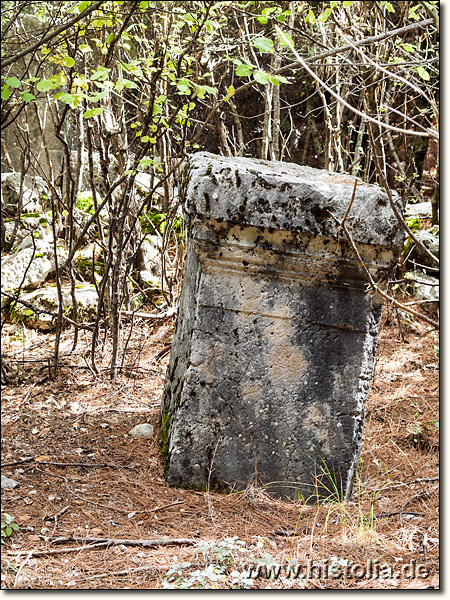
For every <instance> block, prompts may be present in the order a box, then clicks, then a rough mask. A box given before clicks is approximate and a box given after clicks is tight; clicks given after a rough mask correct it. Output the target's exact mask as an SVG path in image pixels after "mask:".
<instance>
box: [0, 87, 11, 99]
mask: <svg viewBox="0 0 450 600" xmlns="http://www.w3.org/2000/svg"><path fill="white" fill-rule="evenodd" d="M10 96H11V90H10V89H9V87H8V86H6V85H4V86H2V93H1V97H2V100H8V98H9V97H10Z"/></svg>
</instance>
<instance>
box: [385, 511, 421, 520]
mask: <svg viewBox="0 0 450 600" xmlns="http://www.w3.org/2000/svg"><path fill="white" fill-rule="evenodd" d="M395 515H413V516H415V517H424V516H425V515H424V514H423V513H417V512H411V511H409V510H396V511H395V512H390V513H380V514H379V515H373V516H374V517H376V518H377V519H381V518H384V519H386V518H387V517H394V516H395Z"/></svg>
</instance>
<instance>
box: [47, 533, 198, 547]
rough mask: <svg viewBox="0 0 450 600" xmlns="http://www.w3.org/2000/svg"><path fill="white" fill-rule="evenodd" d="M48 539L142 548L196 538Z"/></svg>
mask: <svg viewBox="0 0 450 600" xmlns="http://www.w3.org/2000/svg"><path fill="white" fill-rule="evenodd" d="M49 540H50V541H51V542H52V543H53V544H59V543H61V542H82V543H86V542H87V543H88V544H91V543H93V544H97V543H101V542H103V543H105V542H106V543H108V544H111V545H113V546H120V545H121V544H122V545H123V546H142V547H143V548H157V547H158V546H193V545H194V544H196V543H197V542H196V540H191V539H189V538H160V539H154V540H130V539H123V540H122V539H118V538H94V537H78V536H70V537H56V538H54V537H50V538H49Z"/></svg>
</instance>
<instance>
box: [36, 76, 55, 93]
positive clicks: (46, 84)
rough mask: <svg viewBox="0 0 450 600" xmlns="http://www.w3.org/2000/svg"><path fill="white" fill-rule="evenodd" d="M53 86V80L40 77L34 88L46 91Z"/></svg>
mask: <svg viewBox="0 0 450 600" xmlns="http://www.w3.org/2000/svg"><path fill="white" fill-rule="evenodd" d="M55 87H56V86H55V83H54V82H53V81H49V80H48V79H42V80H41V81H39V82H38V83H37V84H36V89H37V90H38V91H39V92H48V91H49V90H52V89H54V88H55Z"/></svg>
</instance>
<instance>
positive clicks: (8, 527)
mask: <svg viewBox="0 0 450 600" xmlns="http://www.w3.org/2000/svg"><path fill="white" fill-rule="evenodd" d="M15 518H16V517H12V516H11V515H8V514H7V513H2V544H4V543H5V541H6V539H7V538H9V537H11V535H12V533H13V531H19V526H18V525H17V523H14V519H15Z"/></svg>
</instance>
